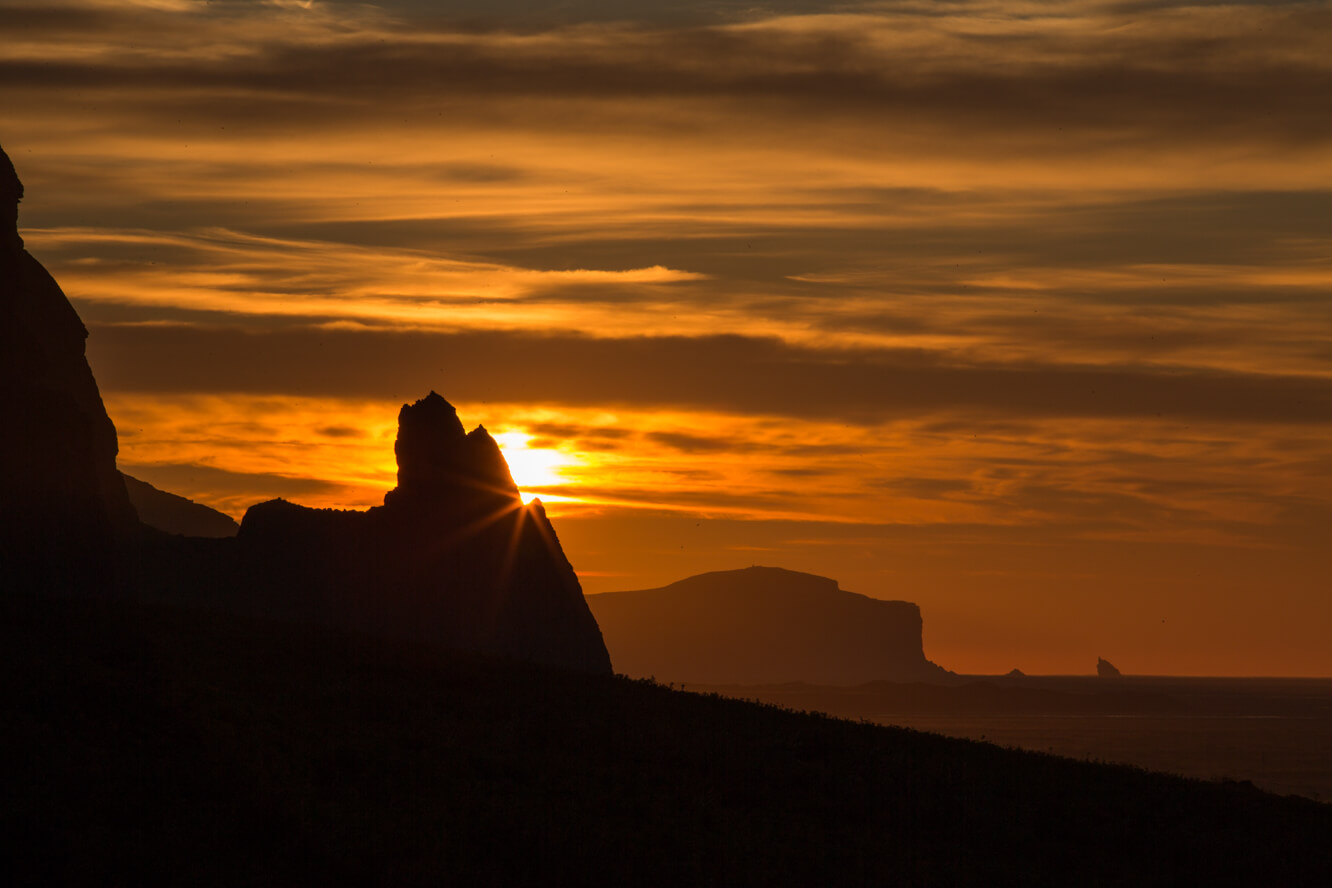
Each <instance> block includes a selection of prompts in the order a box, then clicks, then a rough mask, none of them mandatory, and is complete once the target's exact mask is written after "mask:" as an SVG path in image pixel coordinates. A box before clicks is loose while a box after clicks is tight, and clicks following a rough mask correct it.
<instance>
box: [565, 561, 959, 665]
mask: <svg viewBox="0 0 1332 888" xmlns="http://www.w3.org/2000/svg"><path fill="white" fill-rule="evenodd" d="M587 600H588V604H589V605H590V606H591V608H592V613H593V614H595V615H596V618H597V622H598V624H600V626H601V631H602V635H603V637H604V638H605V639H606V646H607V647H608V648H609V649H610V651H611V657H612V659H613V660H614V662H615V665H616V668H617V669H618V670H619V671H620V672H623V673H625V674H626V675H631V676H641V677H645V676H654V677H656V679H657V680H658V681H673V682H705V683H715V684H727V683H729V684H764V683H777V682H789V681H806V682H811V683H816V684H859V683H861V682H866V681H874V680H878V679H887V680H893V681H940V680H943V679H946V678H948V676H949V673H948V672H947V671H946V670H944V669H942V668H940V667H939V666H936V665H935V664H934V663H932V662H930V661H929V660H927V659H926V658H925V653H924V649H923V646H922V621H921V614H920V608H919V607H917V606H916V605H915V604H912V603H911V602H909V601H882V600H879V599H874V598H869V597H867V596H864V595H857V594H855V593H853V592H846V591H843V590H842V589H839V588H838V586H837V581H836V580H831V579H828V578H827V577H819V576H814V575H813V574H806V573H799V572H797V571H791V570H783V569H781V568H775V567H757V566H755V567H748V568H744V569H741V570H729V571H716V572H713V573H707V574H702V575H700V576H695V577H689V578H687V579H683V580H680V581H679V582H675V583H672V584H670V585H669V586H664V587H662V588H660V589H645V590H640V591H634V592H607V593H602V594H599V595H589V596H588V597H587Z"/></svg>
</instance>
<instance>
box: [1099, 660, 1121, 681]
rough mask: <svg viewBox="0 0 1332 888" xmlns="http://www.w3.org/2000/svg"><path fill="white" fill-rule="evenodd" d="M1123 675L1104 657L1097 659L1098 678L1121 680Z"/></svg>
mask: <svg viewBox="0 0 1332 888" xmlns="http://www.w3.org/2000/svg"><path fill="white" fill-rule="evenodd" d="M1122 674H1123V673H1121V672H1120V671H1119V670H1118V669H1116V668H1115V664H1114V663H1111V662H1110V661H1109V660H1106V659H1104V658H1102V657H1097V658H1096V675H1097V677H1098V678H1119V677H1120V676H1121V675H1122Z"/></svg>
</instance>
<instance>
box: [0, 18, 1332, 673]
mask: <svg viewBox="0 0 1332 888" xmlns="http://www.w3.org/2000/svg"><path fill="white" fill-rule="evenodd" d="M433 6H434V4H430V3H424V2H415V3H413V2H403V0H400V2H385V3H381V4H377V5H372V4H356V3H347V2H318V0H314V2H268V3H264V2H213V3H202V2H194V0H142V2H124V0H116V2H110V0H106V2H101V0H96V2H94V0H80V2H61V3H38V2H36V0H28V2H23V0H0V19H2V20H3V21H4V31H5V39H4V41H3V42H2V43H0V107H3V108H4V109H5V112H4V115H3V120H2V121H0V143H3V144H4V146H5V149H6V151H7V152H8V153H9V155H10V156H11V158H12V159H13V161H14V164H15V166H16V167H17V168H18V171H19V174H20V176H21V177H22V179H23V181H24V184H25V186H26V187H27V198H26V199H25V201H24V203H23V206H22V209H21V214H20V228H21V231H22V234H23V236H24V238H25V240H26V243H27V245H28V248H29V250H30V251H31V252H32V253H33V254H34V255H35V256H37V258H39V259H40V260H41V261H42V262H43V263H45V264H46V266H47V268H48V269H50V270H51V272H52V273H53V274H54V275H55V276H56V278H57V280H59V281H60V283H61V285H62V286H63V287H64V289H65V291H66V293H67V294H68V295H69V296H70V298H71V300H72V301H73V302H74V304H75V306H76V307H77V308H78V310H79V312H80V314H81V315H82V317H83V319H84V321H85V323H86V324H87V326H88V327H89V330H90V334H91V335H90V340H89V358H90V361H91V362H92V365H93V370H94V372H95V373H96V375H97V378H98V380H99V383H100V385H101V387H102V391H103V395H104V397H105V400H106V403H107V407H108V410H109V412H110V413H111V416H112V419H113V420H114V421H115V422H116V424H117V427H118V428H119V431H120V443H121V463H122V466H123V467H124V468H125V469H126V470H127V471H129V472H130V473H131V474H134V475H137V476H139V477H142V478H144V479H145V480H148V481H151V482H153V483H155V484H157V485H158V486H161V487H164V488H166V489H169V490H172V491H175V492H178V493H182V494H185V495H187V496H190V497H192V498H195V499H197V500H200V501H202V502H206V503H209V504H212V505H214V506H216V507H218V508H222V509H224V510H226V511H228V512H230V513H232V514H234V515H237V516H240V515H241V514H243V512H244V509H245V508H246V507H247V506H249V505H251V504H253V503H254V502H257V501H260V500H263V499H267V498H271V497H273V496H284V497H287V498H289V499H293V500H295V501H298V502H302V503H306V504H309V505H317V506H328V505H336V506H343V507H365V506H368V505H372V504H375V503H377V502H379V501H380V499H381V498H382V495H383V492H384V491H385V490H386V489H387V488H389V487H391V486H392V484H393V475H394V467H393V454H392V443H393V433H394V422H395V418H396V414H397V409H398V407H399V406H400V404H401V403H402V402H404V401H408V400H414V399H416V398H419V397H421V396H423V395H424V394H425V393H426V392H427V391H429V390H430V389H435V390H438V391H439V392H440V393H442V394H443V395H445V396H446V397H447V398H449V399H450V400H451V401H452V402H454V403H455V404H456V405H457V406H458V408H459V414H460V416H461V417H462V419H463V421H464V422H465V423H466V424H468V425H469V427H470V426H472V425H475V424H477V423H484V424H485V425H486V427H487V428H488V429H490V430H491V431H492V432H495V433H497V434H499V435H501V438H500V440H501V441H502V443H504V444H505V446H506V448H507V450H508V451H509V452H510V454H511V457H512V461H513V463H514V465H515V474H516V475H518V480H519V483H520V484H525V486H526V487H528V488H531V489H532V490H534V491H535V492H537V493H539V494H541V495H542V496H543V499H545V500H546V502H547V504H548V507H549V511H550V513H551V515H552V517H553V518H554V521H555V524H556V528H557V530H558V532H559V534H560V536H561V539H562V540H563V542H564V544H565V548H566V550H567V552H568V554H569V557H570V559H571V561H572V562H573V564H574V566H575V567H576V568H577V569H578V571H579V573H580V575H581V576H582V579H583V583H584V588H585V589H587V590H588V591H609V590H612V589H624V588H644V587H651V586H657V585H662V584H664V583H666V582H669V581H672V580H675V579H679V578H682V577H684V576H687V575H689V574H693V573H698V572H700V571H704V570H712V569H724V568H733V567H743V566H747V565H749V564H770V565H777V566H783V567H789V568H793V569H799V570H806V571H810V572H813V573H818V574H822V575H825V576H831V577H835V578H837V579H838V580H839V581H840V582H841V585H842V587H843V588H846V589H850V590H852V591H856V592H862V593H865V594H869V595H874V596H878V597H884V598H905V599H908V600H912V601H915V602H917V603H919V604H920V605H921V608H922V611H923V614H924V618H925V632H926V638H925V645H926V652H927V654H928V655H929V656H931V657H932V658H933V659H935V660H936V661H937V662H939V663H941V664H942V665H944V666H947V667H949V668H952V669H955V670H958V671H971V672H1002V671H1007V670H1008V669H1010V668H1012V667H1015V666H1016V667H1020V668H1021V669H1023V670H1024V671H1026V672H1031V673H1035V672H1081V673H1086V672H1090V671H1091V669H1092V668H1093V666H1094V664H1095V660H1096V657H1097V656H1104V657H1107V658H1108V659H1111V660H1112V661H1114V662H1115V663H1116V664H1117V665H1118V666H1119V667H1120V668H1121V669H1123V670H1124V671H1126V672H1136V673H1168V672H1170V673H1186V674H1289V675H1332V645H1329V644H1328V643H1327V638H1328V637H1329V634H1332V595H1330V594H1329V583H1328V581H1327V579H1326V577H1325V573H1326V572H1327V570H1326V563H1327V561H1328V556H1327V555H1326V554H1325V551H1324V550H1326V549H1329V548H1332V547H1329V545H1328V543H1329V536H1332V480H1329V479H1330V478H1332V445H1329V442H1328V430H1329V425H1330V424H1332V249H1330V248H1329V245H1330V244H1332V193H1330V192H1329V188H1332V150H1330V149H1332V115H1328V113H1327V96H1328V95H1332V62H1330V61H1329V59H1328V57H1327V53H1326V51H1325V50H1326V46H1327V44H1328V39H1329V34H1330V27H1329V26H1332V10H1329V8H1328V6H1326V5H1323V4H1282V3H1263V4H1253V5H1244V4H1227V5H1209V4H1204V5H1197V6H1179V5H1175V4H1168V3H1152V2H1147V3H1141V4H1132V5H1126V4H1114V3H1093V2H1073V3H1068V4H1058V5H1050V4H1040V3H1006V2H993V3H985V2H976V3H952V4H937V3H917V2H884V3H865V4H819V3H812V2H803V3H802V2H795V0H791V2H778V3H774V4H769V5H768V6H767V7H766V9H767V10H768V11H767V12H764V13H759V12H754V11H752V9H753V7H752V5H751V4H741V3H738V2H737V3H729V2H715V3H707V2H692V3H671V4H666V3H659V4H636V5H635V8H634V9H633V11H632V12H627V11H625V10H624V9H622V8H621V7H622V6H623V4H610V3H599V2H594V0H583V2H575V3H570V4H560V7H559V12H552V11H550V10H549V9H547V6H548V4H538V3H535V2H532V3H527V2H523V0H508V2H500V3H485V4H481V3H476V4H473V5H470V6H469V5H468V4H455V5H451V8H453V9H454V10H455V14H454V15H453V16H452V17H446V16H443V15H441V14H439V13H438V12H432V11H431V10H432V8H433ZM527 451H531V452H530V453H527ZM525 474H526V478H525V477H524V475H525Z"/></svg>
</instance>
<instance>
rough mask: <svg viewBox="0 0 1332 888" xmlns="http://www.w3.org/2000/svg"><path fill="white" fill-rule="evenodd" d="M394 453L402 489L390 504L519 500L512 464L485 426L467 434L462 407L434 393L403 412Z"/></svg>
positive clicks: (406, 406) (392, 494)
mask: <svg viewBox="0 0 1332 888" xmlns="http://www.w3.org/2000/svg"><path fill="white" fill-rule="evenodd" d="M393 452H394V454H395V455H396V456H397V458H398V488H397V490H394V491H391V492H390V493H389V494H388V496H386V497H385V499H384V502H385V503H386V504H387V503H389V502H391V501H394V500H397V501H400V502H406V501H409V500H410V501H416V502H433V503H446V502H447V503H453V504H455V505H457V504H458V502H457V501H459V500H463V501H466V500H475V501H478V504H480V503H481V502H485V501H488V500H490V499H491V498H493V497H499V498H502V499H507V500H515V499H519V493H518V486H517V485H516V484H514V483H513V477H512V475H511V473H510V472H509V464H508V463H507V462H505V460H504V454H503V453H502V452H501V451H500V449H499V445H498V444H496V443H495V439H494V438H492V437H490V433H489V432H487V431H486V429H485V426H477V427H476V428H475V429H473V430H472V431H471V433H466V432H464V431H463V424H462V422H461V421H459V419H458V411H457V410H456V409H454V407H453V405H452V404H450V403H449V402H448V401H446V400H444V398H442V397H440V396H439V395H438V394H437V393H435V392H433V391H432V392H431V393H430V394H428V395H426V396H425V397H424V398H422V399H421V400H419V401H417V402H416V403H414V404H403V405H402V410H400V411H398V439H397V441H396V442H395V443H394V445H393ZM487 504H488V503H487Z"/></svg>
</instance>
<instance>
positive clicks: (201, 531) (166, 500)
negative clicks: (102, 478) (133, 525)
mask: <svg viewBox="0 0 1332 888" xmlns="http://www.w3.org/2000/svg"><path fill="white" fill-rule="evenodd" d="M121 477H122V478H124V479H125V491H126V492H127V493H128V494H129V498H130V503H131V505H133V506H134V511H136V512H138V513H139V520H140V521H142V522H143V523H144V524H146V525H148V526H149V527H152V528H155V529H157V530H160V531H162V532H163V533H170V534H178V535H180V536H188V537H211V538H215V539H222V538H226V537H234V536H235V535H236V534H237V533H239V532H240V525H239V524H237V523H236V519H234V518H232V517H231V516H230V515H224V514H222V513H221V512H219V511H217V510H216V509H210V508H208V506H205V505H203V504H202V503H196V502H195V501H194V500H191V499H186V498H185V497H183V496H177V495H176V494H174V493H168V492H167V491H165V490H158V489H157V488H156V487H154V486H153V485H151V484H149V483H148V482H147V481H140V480H139V479H138V478H135V477H133V476H132V475H126V474H124V473H123V472H122V473H121Z"/></svg>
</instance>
